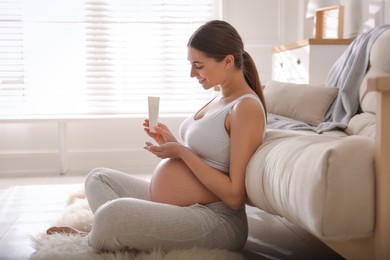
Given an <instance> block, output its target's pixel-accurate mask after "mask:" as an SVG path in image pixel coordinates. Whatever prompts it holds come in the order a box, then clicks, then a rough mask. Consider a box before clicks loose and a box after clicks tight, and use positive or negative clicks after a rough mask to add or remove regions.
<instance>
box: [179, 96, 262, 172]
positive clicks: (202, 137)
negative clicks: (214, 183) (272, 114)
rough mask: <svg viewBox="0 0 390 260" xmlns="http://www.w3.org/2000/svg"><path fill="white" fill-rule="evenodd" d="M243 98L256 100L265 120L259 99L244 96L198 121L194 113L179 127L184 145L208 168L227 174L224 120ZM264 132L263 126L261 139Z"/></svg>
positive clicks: (228, 143)
mask: <svg viewBox="0 0 390 260" xmlns="http://www.w3.org/2000/svg"><path fill="white" fill-rule="evenodd" d="M244 98H253V99H255V100H257V101H258V102H259V104H260V106H261V108H262V110H263V113H264V118H266V117H265V112H264V107H263V105H262V103H261V101H260V99H259V98H258V97H257V96H255V95H253V94H245V95H242V96H241V97H239V98H237V99H235V100H233V101H232V102H230V103H228V104H226V105H225V106H224V107H223V108H222V109H220V110H218V111H213V112H211V113H208V114H206V115H205V116H203V117H202V118H200V119H197V120H195V115H196V113H195V114H194V115H192V116H190V117H189V118H187V119H185V120H184V121H183V122H182V124H181V126H180V130H179V133H180V137H181V139H182V140H183V142H184V144H185V145H186V146H187V147H189V148H191V150H192V151H193V152H195V153H196V154H197V155H198V156H199V157H200V158H201V159H202V160H203V161H204V162H205V163H207V164H208V165H209V166H211V167H214V168H216V169H219V170H221V171H224V172H229V166H230V137H229V135H228V133H227V132H226V129H225V118H226V116H227V114H228V113H229V111H230V110H231V108H232V107H233V106H234V105H235V104H236V103H237V102H238V101H240V100H241V99H244ZM265 132H266V131H265V126H264V131H263V139H264V137H265Z"/></svg>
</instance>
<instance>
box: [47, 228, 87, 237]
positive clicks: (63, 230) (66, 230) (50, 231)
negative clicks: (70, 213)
mask: <svg viewBox="0 0 390 260" xmlns="http://www.w3.org/2000/svg"><path fill="white" fill-rule="evenodd" d="M55 233H65V234H71V235H81V236H86V235H87V234H88V233H87V232H83V231H80V230H77V229H74V228H71V227H51V228H49V229H48V230H46V234H48V235H53V234H55Z"/></svg>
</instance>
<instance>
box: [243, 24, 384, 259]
mask: <svg viewBox="0 0 390 260" xmlns="http://www.w3.org/2000/svg"><path fill="white" fill-rule="evenodd" d="M388 46H390V29H387V28H386V29H383V30H382V32H381V33H380V34H379V35H378V36H377V38H375V40H374V41H373V42H372V44H371V45H368V46H367V48H369V49H367V50H366V52H367V53H368V54H369V56H368V59H369V60H368V65H367V68H366V69H365V70H364V72H363V73H362V75H361V76H362V77H361V78H362V79H361V80H360V81H359V82H358V83H356V85H357V86H355V88H357V90H356V91H357V101H356V102H357V103H358V108H357V110H356V111H353V112H352V114H350V116H349V117H348V120H347V121H346V122H344V124H339V125H336V127H333V128H329V129H326V130H324V131H318V129H319V127H318V126H320V125H321V124H323V123H324V122H325V120H326V118H327V115H328V114H329V110H330V108H331V107H332V106H334V103H335V102H336V100H337V98H339V96H340V95H345V93H344V94H343V93H341V89H340V88H337V87H335V86H329V85H328V84H325V83H324V85H309V84H293V83H286V82H276V81H270V82H267V83H266V85H265V88H264V95H265V100H266V103H267V109H268V119H269V120H270V117H271V116H275V115H276V116H278V117H279V119H280V120H283V119H286V120H288V122H290V123H291V122H293V124H292V126H295V127H291V124H290V126H289V124H286V125H284V124H283V123H282V124H280V122H282V121H280V122H279V124H278V125H276V126H277V127H275V125H273V126H268V128H267V134H266V138H265V140H264V142H263V144H262V145H261V146H260V147H259V149H258V150H257V151H256V153H255V154H254V155H253V157H252V158H251V160H250V162H249V164H248V168H247V177H246V187H247V194H248V204H249V205H252V206H255V207H258V208H260V209H261V210H263V211H265V212H267V213H269V214H273V215H278V216H281V217H283V218H285V219H287V220H288V221H289V222H291V223H293V224H295V225H297V226H299V227H301V228H303V229H304V230H306V231H308V232H310V233H311V234H313V235H314V236H316V237H317V238H319V239H320V240H322V241H323V242H325V243H326V244H327V245H328V246H330V247H331V248H332V249H334V250H335V251H336V252H338V253H339V254H341V255H342V256H343V257H345V258H346V259H390V48H389V47H388ZM340 59H341V57H340ZM347 96H348V95H347ZM344 119H345V118H344ZM302 125H303V126H308V127H302Z"/></svg>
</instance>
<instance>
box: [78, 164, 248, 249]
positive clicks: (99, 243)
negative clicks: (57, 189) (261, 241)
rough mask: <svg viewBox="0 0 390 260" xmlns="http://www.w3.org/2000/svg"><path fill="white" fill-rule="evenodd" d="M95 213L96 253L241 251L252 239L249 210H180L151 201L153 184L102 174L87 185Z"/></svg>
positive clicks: (114, 173) (217, 205)
mask: <svg viewBox="0 0 390 260" xmlns="http://www.w3.org/2000/svg"><path fill="white" fill-rule="evenodd" d="M85 193H86V196H87V199H88V202H89V205H90V207H91V209H92V212H93V213H94V222H93V226H92V230H91V232H90V233H89V235H88V240H89V244H90V246H92V247H93V248H95V249H96V250H110V251H115V250H120V249H124V248H133V249H138V250H151V249H158V248H161V249H172V248H191V247H207V248H221V249H229V250H239V249H241V248H242V247H243V246H244V244H245V242H246V239H247V236H248V223H247V218H246V213H245V208H243V209H242V210H239V211H235V210H233V209H231V208H230V207H228V206H227V205H226V204H224V203H223V202H215V203H211V204H208V205H200V204H194V205H191V206H188V207H180V206H174V205H169V204H163V203H156V202H152V201H150V193H149V182H148V181H147V180H144V179H139V178H136V177H134V176H131V175H129V174H125V173H122V172H119V171H115V170H111V169H106V168H97V169H95V170H93V171H92V172H91V173H89V175H88V176H87V178H86V180H85Z"/></svg>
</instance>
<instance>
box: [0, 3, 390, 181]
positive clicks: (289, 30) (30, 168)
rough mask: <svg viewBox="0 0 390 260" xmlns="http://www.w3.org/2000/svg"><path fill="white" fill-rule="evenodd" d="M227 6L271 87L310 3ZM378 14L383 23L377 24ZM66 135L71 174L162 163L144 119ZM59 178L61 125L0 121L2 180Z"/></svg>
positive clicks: (227, 15) (85, 124)
mask: <svg viewBox="0 0 390 260" xmlns="http://www.w3.org/2000/svg"><path fill="white" fill-rule="evenodd" d="M351 1H358V0H351ZM359 1H361V3H363V4H364V3H366V1H369V2H370V4H371V5H370V6H371V15H368V16H367V17H370V18H372V19H373V20H374V21H377V20H378V19H382V22H383V21H385V22H389V20H390V19H389V16H390V14H389V6H390V4H389V2H390V0H359ZM222 3H223V6H222V10H223V11H224V14H223V18H224V19H225V20H227V21H228V22H230V23H232V24H233V25H234V26H235V27H236V28H237V29H238V31H239V32H240V34H241V35H242V37H243V40H244V43H245V48H246V50H247V51H248V52H249V53H250V54H251V55H252V57H253V58H254V60H255V62H256V64H257V67H258V70H259V72H260V77H261V80H262V82H263V83H265V82H267V81H268V80H270V79H271V74H272V73H271V68H272V66H271V64H272V59H271V54H272V53H271V48H272V47H274V46H276V45H280V44H285V43H291V42H294V41H296V40H299V39H302V38H303V37H304V36H305V33H306V31H307V28H306V27H307V24H306V22H307V21H306V20H305V18H304V14H305V12H306V4H307V0H272V1H271V0H222ZM377 6H385V7H386V8H385V9H386V11H383V9H380V10H379V11H375V10H374V9H375V7H377ZM378 13H379V14H382V18H377V17H379V16H378ZM373 17H374V18H373ZM365 22H366V20H364V21H363V24H366V23H365ZM379 22H380V21H379ZM182 120H183V118H180V117H179V118H162V119H161V120H160V121H161V122H163V123H166V124H168V125H169V126H170V127H171V129H172V131H173V132H174V133H176V134H177V133H178V128H179V124H180V122H181V121H182ZM67 135H68V138H67V141H66V145H67V149H68V152H69V154H68V164H67V166H68V168H69V172H68V174H87V173H88V172H89V171H90V170H91V169H93V168H95V167H99V166H103V167H111V168H115V169H119V170H123V171H132V172H150V171H152V169H153V168H154V166H155V165H156V164H157V163H158V161H159V160H158V159H156V158H155V157H153V156H152V155H150V154H149V153H147V152H146V151H144V150H143V148H142V147H143V144H144V142H145V141H146V140H148V139H149V138H148V137H147V136H146V135H145V134H144V132H143V127H142V118H133V119H115V120H114V119H112V120H97V121H96V120H95V121H73V122H70V123H69V124H68V126H67ZM58 173H59V160H58V128H57V124H56V123H49V122H39V123H1V120H0V178H1V177H5V176H8V177H9V176H35V175H41V176H42V175H46V176H50V175H57V174H58Z"/></svg>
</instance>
